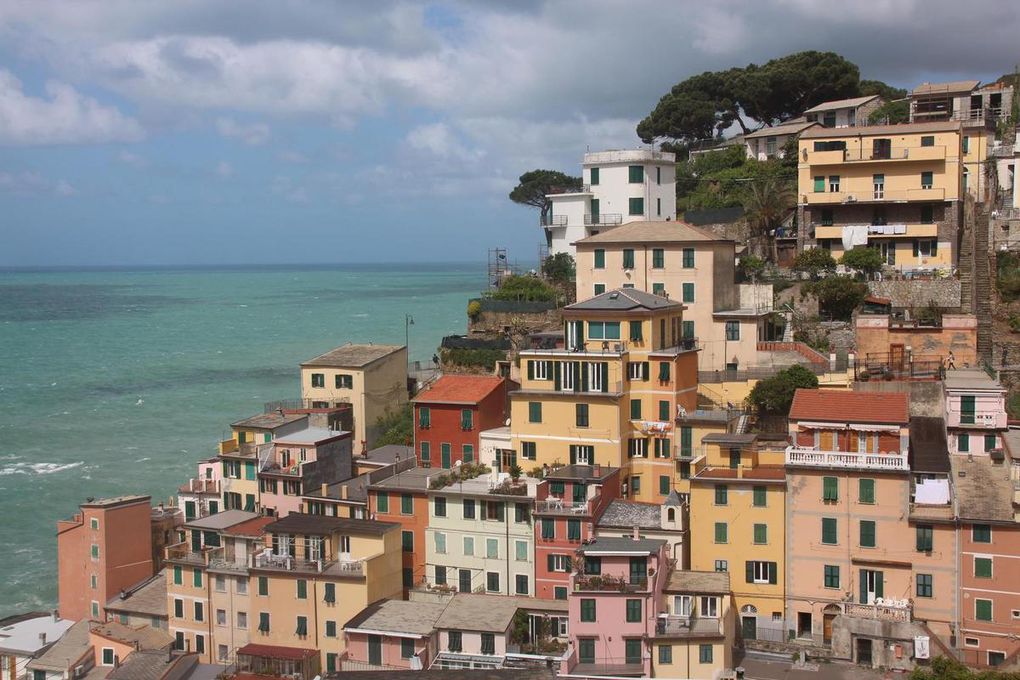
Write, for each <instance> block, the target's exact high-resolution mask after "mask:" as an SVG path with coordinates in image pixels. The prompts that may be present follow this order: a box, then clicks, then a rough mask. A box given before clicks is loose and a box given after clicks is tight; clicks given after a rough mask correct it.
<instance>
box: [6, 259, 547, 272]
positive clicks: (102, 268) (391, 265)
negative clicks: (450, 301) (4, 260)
mask: <svg viewBox="0 0 1020 680" xmlns="http://www.w3.org/2000/svg"><path fill="white" fill-rule="evenodd" d="M485 266H486V262H485V260H477V261H464V260H451V261H445V262H438V261H434V260H433V261H421V262H415V261H390V262H314V263H299V262H293V263H279V262H275V263H244V264H237V263H233V264H229V263H224V264H97V265H21V266H3V265H0V274H50V273H87V272H151V271H164V272H172V271H220V272H222V271H237V272H252V271H264V270H271V271H297V270H303V271H314V270H329V269H337V270H343V269H347V270H355V271H369V270H373V269H383V270H390V269H396V268H400V267H404V268H407V267H413V268H415V269H417V270H436V271H442V270H448V269H449V268H450V267H454V268H457V269H464V270H473V269H479V268H481V269H484V268H485ZM522 266H525V267H526V268H530V266H528V265H522Z"/></svg>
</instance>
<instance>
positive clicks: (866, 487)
mask: <svg viewBox="0 0 1020 680" xmlns="http://www.w3.org/2000/svg"><path fill="white" fill-rule="evenodd" d="M857 500H858V501H859V502H861V503H865V504H868V505H871V504H873V503H874V502H875V480H874V479H861V480H859V481H858V482H857Z"/></svg>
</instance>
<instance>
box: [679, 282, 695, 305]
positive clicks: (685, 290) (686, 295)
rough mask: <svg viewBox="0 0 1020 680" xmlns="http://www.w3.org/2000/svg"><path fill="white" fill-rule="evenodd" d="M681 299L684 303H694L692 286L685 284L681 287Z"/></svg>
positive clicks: (691, 284)
mask: <svg viewBox="0 0 1020 680" xmlns="http://www.w3.org/2000/svg"><path fill="white" fill-rule="evenodd" d="M681 291H682V299H683V301H684V302H694V284H693V283H690V282H685V283H684V284H683V285H682V286H681Z"/></svg>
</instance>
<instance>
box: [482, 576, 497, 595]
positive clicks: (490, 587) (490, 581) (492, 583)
mask: <svg viewBox="0 0 1020 680" xmlns="http://www.w3.org/2000/svg"><path fill="white" fill-rule="evenodd" d="M485 590H486V591H488V592H490V593H498V592H499V572H496V571H489V572H486V573H485Z"/></svg>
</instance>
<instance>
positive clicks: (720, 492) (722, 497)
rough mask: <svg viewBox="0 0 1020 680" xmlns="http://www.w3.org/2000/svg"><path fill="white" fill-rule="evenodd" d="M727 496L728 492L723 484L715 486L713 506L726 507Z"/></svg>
mask: <svg viewBox="0 0 1020 680" xmlns="http://www.w3.org/2000/svg"><path fill="white" fill-rule="evenodd" d="M728 495H729V492H728V490H727V488H726V485H725V484H716V485H715V504H716V505H726V504H727V502H728V500H729V499H728Z"/></svg>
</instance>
